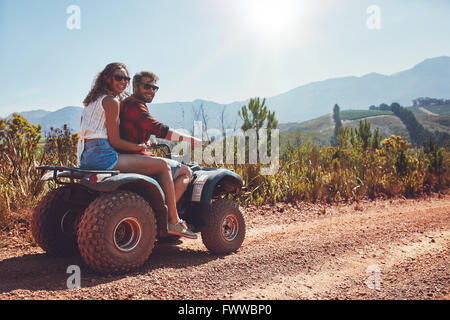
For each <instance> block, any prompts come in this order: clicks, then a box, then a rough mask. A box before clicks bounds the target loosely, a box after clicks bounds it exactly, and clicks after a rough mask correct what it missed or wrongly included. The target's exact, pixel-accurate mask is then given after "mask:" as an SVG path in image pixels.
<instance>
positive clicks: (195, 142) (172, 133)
mask: <svg viewBox="0 0 450 320" xmlns="http://www.w3.org/2000/svg"><path fill="white" fill-rule="evenodd" d="M164 139H166V140H169V141H175V142H182V141H187V142H189V143H190V144H191V149H194V147H201V146H202V140H200V139H198V138H196V137H193V136H190V135H187V134H183V133H181V132H179V131H176V130H173V129H170V128H169V131H168V132H167V136H166V137H165V138H164Z"/></svg>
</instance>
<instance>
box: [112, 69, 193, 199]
mask: <svg viewBox="0 0 450 320" xmlns="http://www.w3.org/2000/svg"><path fill="white" fill-rule="evenodd" d="M157 81H158V77H157V76H156V75H155V74H154V73H153V72H148V71H142V72H139V73H137V74H136V75H135V76H134V77H133V94H132V95H131V96H130V97H128V98H127V99H125V100H124V101H123V102H122V104H121V107H120V126H119V129H120V137H121V138H122V139H124V140H128V141H131V142H134V143H136V144H142V143H144V144H145V143H147V142H148V140H149V138H150V136H151V135H155V136H156V137H157V138H162V139H166V140H169V141H176V142H178V141H190V143H191V148H194V146H201V145H202V142H201V140H200V139H197V138H195V137H192V136H189V135H184V134H181V133H179V132H176V131H175V130H173V129H170V128H169V127H168V126H167V125H165V124H163V123H161V122H159V121H157V120H156V119H155V118H153V117H152V116H151V115H150V113H149V111H148V108H147V106H146V103H151V102H152V101H153V98H154V97H155V94H156V92H157V91H158V89H159V88H158V87H157V86H156V82H157ZM136 153H140V154H145V155H151V154H150V153H148V152H136ZM166 161H168V162H169V164H170V166H171V168H172V177H173V179H174V187H175V198H176V201H177V202H178V200H180V198H181V196H182V195H183V193H184V191H185V190H186V188H187V186H188V185H189V182H190V181H191V178H192V171H191V169H190V168H189V167H188V166H185V165H182V164H180V163H179V162H177V161H174V160H170V159H166Z"/></svg>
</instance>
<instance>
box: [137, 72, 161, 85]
mask: <svg viewBox="0 0 450 320" xmlns="http://www.w3.org/2000/svg"><path fill="white" fill-rule="evenodd" d="M142 78H150V80H151V81H155V82H156V81H158V80H159V78H158V76H157V75H156V74H154V73H153V72H150V71H141V72H139V73H136V74H135V75H134V77H133V83H134V84H137V85H138V84H140V83H141V80H142Z"/></svg>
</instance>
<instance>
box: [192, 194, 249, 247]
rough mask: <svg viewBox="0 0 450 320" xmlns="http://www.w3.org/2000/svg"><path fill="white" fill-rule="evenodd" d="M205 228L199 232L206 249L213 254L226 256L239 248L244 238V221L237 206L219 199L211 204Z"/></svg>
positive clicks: (234, 203) (230, 201) (233, 202)
mask: <svg viewBox="0 0 450 320" xmlns="http://www.w3.org/2000/svg"><path fill="white" fill-rule="evenodd" d="M205 218H206V219H207V221H208V223H207V225H208V226H207V227H206V228H204V229H203V230H202V232H201V234H202V241H203V243H204V245H205V246H206V248H208V250H209V251H210V252H212V253H214V254H227V253H231V252H234V251H236V250H238V249H239V248H240V246H241V245H242V242H243V241H244V238H245V220H244V216H243V214H242V212H241V210H240V208H239V205H238V204H237V203H236V202H235V201H232V200H228V199H219V200H216V201H215V202H214V203H213V204H212V209H211V212H210V213H209V215H208V217H205Z"/></svg>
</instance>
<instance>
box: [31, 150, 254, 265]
mask: <svg viewBox="0 0 450 320" xmlns="http://www.w3.org/2000/svg"><path fill="white" fill-rule="evenodd" d="M154 147H156V148H165V149H166V156H167V157H169V158H171V155H170V147H169V146H167V145H164V144H159V145H154ZM188 166H189V167H190V168H191V170H192V172H193V178H192V181H191V183H190V184H189V186H188V188H187V190H186V191H185V193H184V195H183V197H182V198H181V199H180V201H179V202H178V204H177V207H178V214H179V216H180V218H181V219H184V220H185V221H186V222H187V224H188V226H189V227H190V229H191V230H192V231H194V232H200V233H201V237H202V241H203V243H204V245H205V246H206V248H207V249H208V250H209V251H210V252H211V253H213V254H219V255H222V254H228V253H231V252H234V251H236V250H238V249H239V248H240V246H241V245H242V242H243V241H244V237H245V221H244V216H243V213H242V211H241V209H240V207H239V205H238V204H237V203H236V202H235V201H234V200H230V199H228V198H230V197H227V196H226V195H228V194H238V193H239V192H240V191H241V190H242V189H243V185H242V178H241V177H240V176H239V175H238V174H236V173H235V172H233V171H231V170H227V169H220V168H205V167H200V166H199V165H197V164H193V163H191V164H188ZM38 169H39V170H42V173H43V176H42V178H41V180H44V181H49V180H54V181H55V182H56V184H57V185H58V186H59V187H58V188H56V189H53V190H52V191H50V192H49V193H48V194H47V195H46V196H45V197H44V198H43V199H42V200H41V201H40V202H39V204H38V205H37V207H36V208H35V209H34V212H33V220H32V234H33V237H34V239H35V241H36V242H37V244H38V245H39V246H40V247H41V248H42V249H43V250H44V251H46V252H47V253H49V254H52V255H56V256H67V255H70V254H75V253H76V252H77V251H78V252H79V253H80V254H81V257H82V258H83V260H84V261H85V262H86V264H87V265H88V266H89V267H90V268H92V269H94V270H96V271H97V272H100V273H112V272H126V271H131V270H133V269H136V268H138V267H140V266H141V265H143V264H144V263H145V262H146V261H147V260H148V258H149V256H150V254H151V252H152V250H153V248H154V245H155V242H156V240H160V241H164V240H168V239H171V238H173V237H176V236H173V235H169V234H168V232H167V218H168V213H167V206H166V204H165V196H164V193H163V191H162V189H161V187H160V185H159V183H158V182H157V180H156V179H155V178H153V177H149V176H145V175H140V174H133V173H120V172H119V171H94V170H82V169H78V168H69V167H61V166H41V167H38ZM44 173H45V174H44Z"/></svg>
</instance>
